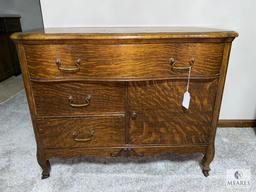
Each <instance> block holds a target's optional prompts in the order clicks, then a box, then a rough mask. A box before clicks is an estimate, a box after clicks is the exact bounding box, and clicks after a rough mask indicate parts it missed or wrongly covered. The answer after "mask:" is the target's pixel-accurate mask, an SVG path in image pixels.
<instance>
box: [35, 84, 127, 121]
mask: <svg viewBox="0 0 256 192" xmlns="http://www.w3.org/2000/svg"><path fill="white" fill-rule="evenodd" d="M31 85H32V89H33V96H34V100H35V106H36V114H37V116H39V117H40V116H81V115H101V114H103V115H104V114H105V113H117V114H118V113H124V106H125V86H124V84H123V83H122V82H109V83H107V82H104V83H103V82H100V83H96V82H86V83H81V82H47V83H46V82H43V83H41V82H32V83H31Z"/></svg>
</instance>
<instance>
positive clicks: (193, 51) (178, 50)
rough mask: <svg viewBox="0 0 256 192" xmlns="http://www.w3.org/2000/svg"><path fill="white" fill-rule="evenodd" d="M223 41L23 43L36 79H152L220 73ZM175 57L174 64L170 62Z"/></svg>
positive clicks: (29, 65) (31, 73)
mask: <svg viewBox="0 0 256 192" xmlns="http://www.w3.org/2000/svg"><path fill="white" fill-rule="evenodd" d="M223 49H224V44H221V43H170V44H121V45H116V44H114V45H89V44H43V45H25V50H26V55H27V62H28V69H29V72H30V76H31V78H35V79H104V78H105V79H154V78H172V77H180V76H184V77H185V76H187V72H188V71H187V70H186V69H185V70H177V69H176V68H175V67H187V66H189V64H190V63H191V62H190V61H191V60H192V59H194V61H195V62H194V64H193V66H192V72H191V75H192V76H214V75H217V74H219V71H220V65H221V62H222V55H223ZM171 58H173V59H172V61H174V60H175V65H172V64H173V63H172V62H171Z"/></svg>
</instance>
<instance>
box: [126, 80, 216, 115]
mask: <svg viewBox="0 0 256 192" xmlns="http://www.w3.org/2000/svg"><path fill="white" fill-rule="evenodd" d="M217 86H218V79H214V80H190V85H189V92H190V96H191V99H190V106H189V110H188V111H186V113H188V114H189V113H195V112H212V110H213V106H214V103H215V97H216V93H217ZM186 88H187V80H164V81H147V82H129V86H128V105H129V109H130V110H131V111H138V110H141V109H142V110H154V109H160V110H162V111H166V112H167V113H177V112H179V113H184V112H185V111H184V108H183V107H182V101H183V95H184V92H185V91H186Z"/></svg>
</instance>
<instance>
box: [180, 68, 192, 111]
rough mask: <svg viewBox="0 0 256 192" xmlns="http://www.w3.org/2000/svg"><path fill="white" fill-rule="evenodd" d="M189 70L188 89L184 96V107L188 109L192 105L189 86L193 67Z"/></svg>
mask: <svg viewBox="0 0 256 192" xmlns="http://www.w3.org/2000/svg"><path fill="white" fill-rule="evenodd" d="M188 69H189V70H188V81H187V88H186V91H185V93H184V95H183V101H182V106H183V107H184V108H186V109H189V103H190V93H189V84H190V75H191V69H192V67H191V66H190V67H189V68H188Z"/></svg>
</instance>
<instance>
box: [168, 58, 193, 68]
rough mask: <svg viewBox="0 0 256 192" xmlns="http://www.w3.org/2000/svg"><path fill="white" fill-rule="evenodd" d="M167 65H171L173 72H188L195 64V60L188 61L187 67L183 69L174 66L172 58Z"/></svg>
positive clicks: (174, 61)
mask: <svg viewBox="0 0 256 192" xmlns="http://www.w3.org/2000/svg"><path fill="white" fill-rule="evenodd" d="M169 63H170V64H171V69H172V70H173V71H176V70H189V69H190V68H192V67H193V65H194V64H195V59H194V58H191V59H190V60H189V61H188V64H189V66H185V67H177V66H176V63H177V62H176V60H175V59H174V58H170V59H169Z"/></svg>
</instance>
